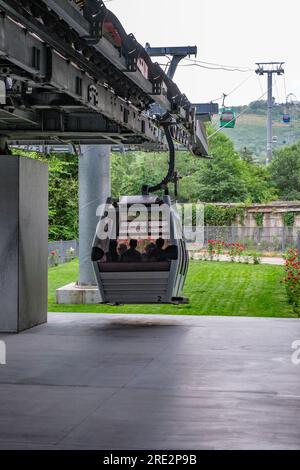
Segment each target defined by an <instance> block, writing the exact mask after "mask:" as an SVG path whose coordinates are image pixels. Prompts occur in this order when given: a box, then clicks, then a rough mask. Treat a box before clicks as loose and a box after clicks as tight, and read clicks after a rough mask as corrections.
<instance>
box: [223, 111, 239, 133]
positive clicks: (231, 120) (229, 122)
mask: <svg viewBox="0 0 300 470" xmlns="http://www.w3.org/2000/svg"><path fill="white" fill-rule="evenodd" d="M235 124H236V114H235V112H234V111H233V110H232V109H230V108H223V109H222V110H221V115H220V127H226V128H227V129H234V128H235Z"/></svg>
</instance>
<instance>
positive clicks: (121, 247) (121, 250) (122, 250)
mask: <svg viewBox="0 0 300 470" xmlns="http://www.w3.org/2000/svg"><path fill="white" fill-rule="evenodd" d="M127 249H128V247H127V245H126V244H125V243H121V244H120V245H119V248H118V253H119V255H120V256H122V255H124V253H126V251H127Z"/></svg>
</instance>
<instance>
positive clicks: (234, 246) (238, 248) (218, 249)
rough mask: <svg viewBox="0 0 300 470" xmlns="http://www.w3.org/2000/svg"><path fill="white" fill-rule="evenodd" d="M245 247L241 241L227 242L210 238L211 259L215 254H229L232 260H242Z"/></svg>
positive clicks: (209, 250) (209, 251)
mask: <svg viewBox="0 0 300 470" xmlns="http://www.w3.org/2000/svg"><path fill="white" fill-rule="evenodd" d="M244 251H245V247H244V245H242V244H241V243H225V242H222V241H220V240H208V253H209V256H210V259H211V260H213V257H214V255H217V256H219V255H221V254H223V253H224V254H228V255H229V256H230V259H231V261H233V262H234V261H236V259H237V258H238V260H239V261H240V259H241V256H242V255H243V254H244Z"/></svg>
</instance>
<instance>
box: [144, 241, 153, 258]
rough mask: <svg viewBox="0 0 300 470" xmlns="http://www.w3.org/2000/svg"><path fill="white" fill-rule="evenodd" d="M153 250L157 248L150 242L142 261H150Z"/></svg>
mask: <svg viewBox="0 0 300 470" xmlns="http://www.w3.org/2000/svg"><path fill="white" fill-rule="evenodd" d="M153 250H155V244H154V243H149V245H147V246H146V247H145V249H144V252H143V253H142V261H149V260H150V257H151V253H152V251H153Z"/></svg>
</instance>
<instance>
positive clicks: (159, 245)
mask: <svg viewBox="0 0 300 470" xmlns="http://www.w3.org/2000/svg"><path fill="white" fill-rule="evenodd" d="M155 245H156V248H157V249H158V250H162V249H163V247H164V245H165V240H164V239H163V238H158V239H157V240H156V242H155Z"/></svg>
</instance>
